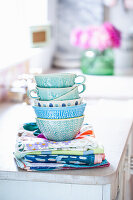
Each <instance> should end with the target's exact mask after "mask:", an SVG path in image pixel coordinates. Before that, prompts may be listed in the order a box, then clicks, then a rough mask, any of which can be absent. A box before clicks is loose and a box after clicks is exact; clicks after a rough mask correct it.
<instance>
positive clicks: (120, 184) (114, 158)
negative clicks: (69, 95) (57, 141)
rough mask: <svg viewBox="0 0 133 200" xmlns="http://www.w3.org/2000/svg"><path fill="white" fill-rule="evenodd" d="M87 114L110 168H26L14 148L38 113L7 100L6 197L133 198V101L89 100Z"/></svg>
mask: <svg viewBox="0 0 133 200" xmlns="http://www.w3.org/2000/svg"><path fill="white" fill-rule="evenodd" d="M85 116H86V117H85V122H88V123H91V124H92V125H93V127H94V131H95V135H96V138H97V139H98V140H100V141H101V143H102V144H103V145H104V147H105V153H106V158H107V160H108V161H109V162H110V163H111V165H110V167H107V168H99V169H84V170H64V171H49V172H26V171H24V170H20V169H18V168H17V166H16V164H15V161H14V158H13V154H12V152H13V151H14V145H15V140H16V134H17V130H18V128H19V125H20V124H22V123H24V122H31V121H34V120H35V114H34V111H33V109H32V107H31V106H26V105H24V104H16V105H15V104H6V103H4V104H1V105H0V200H9V199H10V200H16V199H19V200H22V199H32V200H36V199H38V200H43V199H46V200H52V199H54V200H68V199H69V200H75V199H76V200H81V199H82V200H109V199H119V200H122V199H126V200H127V199H128V197H127V196H126V195H127V192H126V186H127V184H128V180H129V178H130V176H129V174H130V170H129V166H130V152H131V136H132V132H133V125H132V122H133V101H132V100H126V101H125V100H124V101H122V100H121V101H120V100H98V101H88V105H87V108H86V111H85Z"/></svg>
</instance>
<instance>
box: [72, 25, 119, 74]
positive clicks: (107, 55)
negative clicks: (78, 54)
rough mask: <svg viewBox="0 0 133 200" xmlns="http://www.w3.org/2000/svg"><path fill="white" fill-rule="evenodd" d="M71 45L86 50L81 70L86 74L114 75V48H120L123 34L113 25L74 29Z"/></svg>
mask: <svg viewBox="0 0 133 200" xmlns="http://www.w3.org/2000/svg"><path fill="white" fill-rule="evenodd" d="M70 39H71V43H72V45H74V46H76V47H80V48H82V49H84V50H85V51H84V53H83V55H82V58H81V70H82V71H83V73H85V74H95V75H112V74H113V73H114V57H113V51H112V49H113V48H118V47H120V44H121V33H120V31H119V30H117V29H116V28H115V27H114V26H113V25H112V24H111V23H109V22H105V23H104V24H102V25H101V26H91V27H89V28H87V29H85V30H82V29H74V30H73V31H72V33H71V37H70Z"/></svg>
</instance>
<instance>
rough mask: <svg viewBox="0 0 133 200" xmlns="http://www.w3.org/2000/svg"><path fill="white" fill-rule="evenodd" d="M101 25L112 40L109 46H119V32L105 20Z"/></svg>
mask: <svg viewBox="0 0 133 200" xmlns="http://www.w3.org/2000/svg"><path fill="white" fill-rule="evenodd" d="M103 27H104V28H105V30H106V31H107V32H108V34H109V36H110V41H111V42H112V44H111V47H112V48H113V47H119V46H120V43H121V33H120V31H119V30H117V29H116V28H115V27H114V26H113V25H112V24H110V23H109V22H105V23H104V24H103Z"/></svg>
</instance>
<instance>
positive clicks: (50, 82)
mask: <svg viewBox="0 0 133 200" xmlns="http://www.w3.org/2000/svg"><path fill="white" fill-rule="evenodd" d="M79 77H80V78H82V79H83V80H82V81H81V82H77V81H76V79H77V78H79ZM35 81H36V85H37V86H38V87H41V88H65V87H72V86H73V85H74V84H83V83H84V82H85V76H84V75H76V74H71V73H53V74H39V75H36V76H35Z"/></svg>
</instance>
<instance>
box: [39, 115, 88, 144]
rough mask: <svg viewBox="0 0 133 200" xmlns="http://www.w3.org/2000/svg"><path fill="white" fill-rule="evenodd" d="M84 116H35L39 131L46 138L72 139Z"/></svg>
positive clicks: (77, 131)
mask: <svg viewBox="0 0 133 200" xmlns="http://www.w3.org/2000/svg"><path fill="white" fill-rule="evenodd" d="M83 121H84V116H81V117H76V118H69V119H41V118H36V122H37V125H38V127H39V129H40V131H41V132H42V133H43V135H44V136H45V137H46V138H47V139H48V140H54V141H67V140H72V139H73V138H74V137H75V136H76V135H77V134H78V133H79V131H80V128H81V126H82V124H83Z"/></svg>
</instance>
